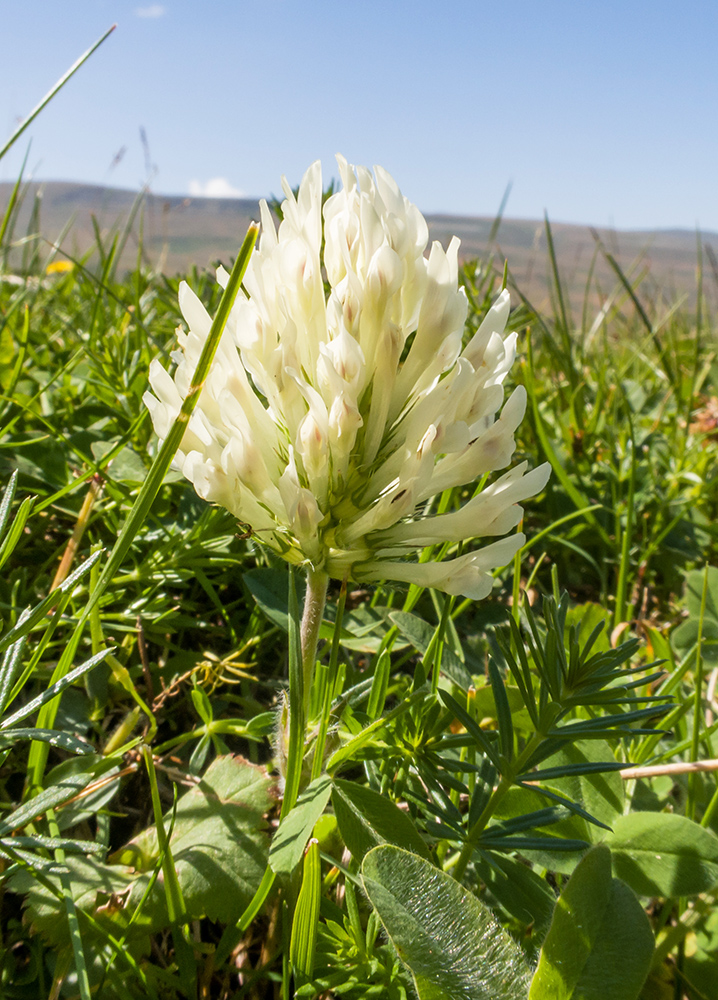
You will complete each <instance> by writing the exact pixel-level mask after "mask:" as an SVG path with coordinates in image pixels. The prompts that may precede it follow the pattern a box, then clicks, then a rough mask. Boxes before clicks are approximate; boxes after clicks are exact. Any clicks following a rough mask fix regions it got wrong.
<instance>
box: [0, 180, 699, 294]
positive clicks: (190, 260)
mask: <svg viewBox="0 0 718 1000" xmlns="http://www.w3.org/2000/svg"><path fill="white" fill-rule="evenodd" d="M11 190H12V185H10V184H8V183H3V184H0V210H2V209H4V207H5V206H6V205H7V202H8V199H9V196H10V192H11ZM38 197H39V206H40V214H39V218H40V224H39V230H40V232H41V233H42V235H43V237H44V238H45V239H46V240H48V241H49V242H50V243H52V242H54V241H56V240H57V239H58V238H59V237H60V236H61V234H64V236H63V238H62V241H61V242H62V247H63V250H64V251H65V252H67V253H69V254H72V255H73V256H77V255H83V254H85V253H86V252H87V251H88V250H89V249H90V248H91V247H92V246H93V245H94V242H95V234H94V231H93V221H92V220H93V217H94V218H95V219H96V220H97V224H98V225H99V227H100V230H101V232H102V233H103V234H104V235H107V234H110V233H112V232H113V231H120V232H121V231H122V230H123V229H124V228H125V226H126V223H127V220H128V218H129V217H130V215H131V214H132V212H133V209H138V210H137V211H136V213H135V217H134V221H133V225H132V229H131V233H130V236H129V238H128V240H127V244H126V249H125V252H124V255H123V258H122V263H123V264H124V265H125V266H128V267H130V266H133V265H134V263H135V262H136V259H137V246H138V233H139V231H140V225H141V227H142V234H143V235H142V245H143V253H144V258H145V261H146V262H147V263H151V264H152V265H153V266H158V267H160V268H161V269H162V270H163V271H165V273H169V274H175V273H178V272H179V273H184V272H187V271H189V270H190V269H191V268H192V267H193V266H195V265H196V266H197V267H200V268H203V267H206V266H208V265H210V264H212V263H213V262H216V261H218V260H222V261H227V260H229V258H230V257H232V256H233V255H234V254H235V253H236V251H237V248H238V246H239V244H240V242H241V240H242V237H243V236H244V233H245V231H246V228H247V225H248V223H249V222H250V220H251V219H256V218H257V217H258V211H257V202H256V200H249V199H215V198H197V197H191V198H190V197H181V196H172V195H154V194H148V195H146V196H145V197H144V198H143V199H142V204H141V205H138V197H137V194H136V193H135V192H131V191H124V190H119V189H116V188H107V187H99V186H93V185H87V184H73V183H66V182H59V181H48V182H45V183H42V184H38V183H35V182H32V183H29V184H28V185H27V187H26V190H25V195H24V201H23V206H22V211H21V213H20V216H19V218H18V220H17V223H16V226H15V231H14V237H15V240H16V241H19V240H21V239H22V237H24V236H25V234H26V233H27V232H28V226H29V220H30V217H31V211H32V209H33V205H34V203H35V201H36V199H37V198H38ZM427 219H428V222H429V227H430V232H431V239H438V240H440V241H441V242H442V243H443V244H444V245H446V243H447V242H448V240H449V238H450V237H451V236H452V235H454V234H455V235H457V236H458V237H459V238H460V239H461V256H462V258H463V259H465V260H466V259H470V258H475V257H482V258H483V257H485V256H486V255H487V253H489V252H490V251H491V252H493V254H494V261H495V263H496V265H497V266H501V265H502V263H503V258H504V257H505V258H506V259H508V261H509V266H510V270H511V276H512V278H513V280H514V281H515V283H516V285H517V286H518V287H519V288H520V289H521V290H522V292H523V293H524V294H525V295H526V296H527V297H528V298H529V299H531V300H532V301H533V303H534V305H536V306H537V307H540V306H542V305H544V304H545V302H546V298H547V295H548V294H549V285H548V273H549V264H548V261H549V258H548V253H547V246H546V235H545V229H544V224H543V222H540V221H535V220H525V219H503V220H502V222H501V225H500V227H499V229H498V233H497V235H496V237H495V239H494V241H493V245H492V246H491V247H489V245H488V243H489V238H490V234H491V228H492V224H493V220H492V219H490V218H475V217H469V216H457V215H430V216H427ZM31 228H36V227H31ZM552 232H553V238H554V244H555V251H556V257H557V260H558V264H559V268H560V271H561V274H562V276H563V278H564V282H565V284H566V286H567V288H568V289H569V290H570V298H571V301H572V304H573V306H574V307H575V308H581V304H582V300H583V295H584V289H585V286H586V279H587V276H588V274H589V271H590V268H591V265H592V260H593V259H594V255H595V253H596V240H595V238H594V236H593V234H592V231H591V229H590V228H589V227H587V226H579V225H570V224H565V223H552ZM598 235H599V236H600V239H601V240H602V241H603V243H604V245H605V246H606V247H607V248H608V249H609V250H610V251H611V252H612V253H613V254H614V255H615V257H616V258H617V260H618V261H619V262H620V264H621V266H622V267H623V268H624V269H625V270H626V271H629V272H630V273H631V274H632V276H633V277H636V276H638V275H643V277H642V279H641V280H642V281H643V282H645V283H646V285H647V286H650V292H651V294H654V292H655V289H656V287H658V288H660V289H661V290H662V293H663V296H664V298H665V299H667V300H668V301H672V300H673V299H675V297H676V295H683V294H685V295H688V296H689V297H692V296H693V295H694V291H695V281H696V260H697V254H696V234H695V233H694V232H692V231H689V230H657V231H634V232H631V231H622V232H616V231H608V230H600V231H599V234H598ZM703 242H704V245H706V246H707V247H708V251H707V257H708V259H707V260H705V266H706V271H707V278H706V286H707V287H709V286H711V287H712V288H715V287H716V283H718V274H717V273H715V268H714V267H712V265H713V264H714V262H715V255H718V234H716V233H704V234H703ZM712 252H713V253H712ZM595 278H596V280H597V283H598V286H599V287H600V288H601V290H602V291H606V292H607V291H608V290H610V289H611V288H612V287H613V285H614V284H615V278H614V276H613V275H612V272H611V271H610V269H609V267H608V265H607V264H606V262H605V260H604V259H603V257H602V255H600V254H599V255H598V258H597V260H596V264H595ZM647 290H648V288H647ZM591 297H592V299H593V300H594V302H595V301H596V299H597V297H600V296H598V295H597V293H596V292H595V291H594V293H592V296H591Z"/></svg>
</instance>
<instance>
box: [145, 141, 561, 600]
mask: <svg viewBox="0 0 718 1000" xmlns="http://www.w3.org/2000/svg"><path fill="white" fill-rule="evenodd" d="M337 159H338V163H339V172H340V176H341V180H342V185H343V186H342V189H341V190H339V191H338V192H337V193H336V194H333V195H332V196H331V197H330V198H328V199H327V201H326V203H325V205H324V208H323V211H322V177H321V167H320V164H319V163H318V162H317V163H314V164H313V165H312V166H311V167H310V168H309V170H308V171H307V172H306V174H305V175H304V178H303V180H302V183H301V185H300V187H299V191H298V194H297V195H296V197H295V195H294V194H293V193H292V191H291V188H290V187H289V184H288V183H287V181H286V179H283V181H282V185H283V189H284V193H285V195H286V200H285V201H284V202H283V204H282V213H283V220H282V222H281V224H280V225H279V229H278V230H277V229H276V228H275V224H274V221H273V219H272V216H271V214H270V211H269V209H268V207H267V204H266V202H261V205H260V207H261V221H262V235H261V237H260V241H259V246H258V247H257V249H255V251H254V252H253V254H252V257H251V260H250V263H249V266H248V268H247V272H246V275H245V280H244V288H245V289H246V292H240V295H239V297H238V299H237V301H236V303H235V305H234V308H233V310H232V312H231V314H230V318H229V321H228V323H227V326H226V328H225V330H224V333H223V335H222V339H221V342H220V345H219V348H218V350H217V354H216V357H215V361H214V364H213V366H212V369H211V371H210V374H209V376H208V378H207V381H206V383H205V386H204V389H203V390H202V393H201V396H200V398H199V401H198V403H197V406H196V408H195V410H194V412H193V414H192V417H191V419H190V422H189V426H188V429H187V431H186V433H185V436H184V438H183V440H182V444H181V446H180V449H179V451H178V452H177V456H176V459H175V463H176V465H177V466H178V467H179V468H180V469H181V470H182V472H183V473H184V475H185V476H187V478H188V479H190V480H191V481H192V482H193V483H194V486H195V489H196V490H197V492H198V493H199V495H200V496H202V497H204V499H205V500H208V501H211V502H213V503H217V504H220V505H221V506H223V507H226V508H227V509H228V510H229V511H231V513H232V514H234V516H235V517H236V518H237V519H238V520H239V521H241V522H243V523H245V524H248V525H249V526H251V528H252V529H253V531H254V533H255V535H256V536H257V537H258V538H259V539H261V540H262V541H263V542H264V543H266V544H267V545H269V546H271V547H272V548H273V549H275V550H276V551H277V552H278V553H279V554H280V555H282V556H283V557H284V558H285V559H287V560H288V561H289V562H291V563H295V564H302V563H306V562H308V563H310V564H311V565H312V566H313V568H314V569H318V570H324V571H326V572H327V573H328V574H329V575H330V576H332V577H336V578H338V579H343V578H344V577H345V576H346V575H350V576H351V577H352V578H353V579H355V580H358V581H374V580H385V579H390V580H399V581H406V582H415V583H418V584H421V585H423V586H430V587H436V588H438V589H440V590H444V591H446V592H447V593H450V594H464V595H466V596H468V597H471V598H476V599H478V598H482V597H485V596H487V595H488V594H489V593H490V591H491V587H492V582H493V577H492V573H491V571H492V569H494V568H496V567H498V566H503V565H505V564H506V563H507V562H509V561H510V560H511V558H512V557H513V555H514V554H515V553H516V552H517V551H518V549H519V548H520V547H521V545H522V544H523V542H524V541H525V538H524V536H523V535H522V534H520V533H518V534H513V535H511V536H510V537H508V538H505V539H502V540H501V541H494V542H492V543H491V544H490V545H487V546H485V547H484V548H481V549H478V550H477V551H472V552H469V553H467V554H465V555H461V556H459V557H457V558H454V559H449V560H446V561H444V562H440V563H437V562H425V563H421V564H418V563H416V562H415V561H411V557H412V556H414V555H415V554H416V551H417V549H418V548H421V547H423V546H426V545H431V544H434V543H440V542H446V541H450V542H460V541H465V540H470V539H474V538H478V537H491V536H497V535H502V534H505V533H506V532H507V531H509V530H511V529H512V528H514V527H515V526H516V525H518V523H519V522H520V520H521V517H522V514H523V511H522V508H521V507H520V506H519V503H520V501H522V500H525V499H526V498H527V497H530V496H534V495H535V494H536V493H538V492H540V491H541V490H542V489H543V487H544V486H545V485H546V482H547V480H548V477H549V471H550V470H549V466H548V465H542V466H540V467H539V468H537V469H534V470H533V471H532V472H526V463H524V464H522V465H520V466H518V467H517V468H515V469H512V470H511V471H509V472H507V473H505V474H504V475H502V476H501V477H500V478H499V479H497V480H496V481H495V482H494V483H493V484H492V485H490V486H488V487H486V488H485V489H484V490H483V491H482V492H481V493H479V494H478V495H477V496H475V497H474V498H473V499H472V500H470V501H469V502H467V503H466V504H465V505H464V506H463V507H462V508H460V509H459V510H455V511H453V512H452V513H447V514H442V515H438V516H417V511H421V509H422V506H425V505H426V501H428V500H429V499H430V498H431V497H433V496H435V495H436V494H439V493H441V492H442V491H444V490H447V489H451V488H452V487H455V486H462V485H465V484H467V483H473V482H474V481H475V480H477V479H478V478H480V477H482V476H484V475H485V474H486V473H490V472H495V471H497V470H499V469H503V468H505V467H506V466H508V465H509V463H510V461H511V458H512V455H513V452H514V448H515V442H514V433H515V431H516V428H517V427H518V425H519V423H520V422H521V419H522V417H523V414H524V410H525V407H526V392H525V390H524V388H523V387H521V386H519V387H518V388H517V389H515V390H514V392H513V393H512V395H511V396H510V397H509V399H508V400H507V402H506V403H505V405H503V408H502V404H503V398H504V391H503V381H504V379H505V377H506V374H507V372H508V371H509V369H510V367H511V364H512V362H513V359H514V354H515V350H516V335H515V334H509V335H508V336H505V335H504V330H505V326H506V321H507V319H508V315H509V294H508V292H507V291H506V290H504V291H502V292H501V294H500V295H499V296H498V298H497V299H496V301H495V302H494V304H493V305H492V307H491V309H490V310H489V312H488V314H487V316H486V318H485V319H484V321H483V322H482V324H481V326H480V327H479V329H478V330H477V332H476V333H475V334H474V336H473V337H472V338H471V340H470V341H469V343H468V344H467V345H466V347H464V348H463V350H462V336H463V331H464V323H465V320H466V313H467V300H466V295H465V293H464V291H463V289H462V288H460V287H459V284H458V266H459V265H458V249H459V241H458V240H457V239H456V238H454V239H452V241H451V243H450V244H449V247H448V249H447V250H444V249H442V247H441V245H440V244H439V243H433V244H432V246H431V250H430V252H429V255H428V257H426V256H425V255H424V254H425V250H426V246H427V243H428V229H427V225H426V222H425V220H424V218H423V216H422V215H421V213H420V212H419V210H418V209H417V208H416V206H415V205H412V204H411V202H409V201H408V200H407V199H406V198H405V197H404V196H403V195H402V194H401V192H400V190H399V188H398V187H397V185H396V183H395V182H394V180H393V179H392V178H391V177H390V176H389V174H388V173H387V172H386V171H385V170H382V169H381V168H380V167H375V169H374V175H373V176H372V174H371V173H370V171H368V170H367V169H366V168H364V167H357V168H354V167H352V166H350V165H349V164H348V163H347V162H346V160H344V159H343V158H342V157H338V158H337ZM322 240H324V248H323V251H322ZM217 278H218V281H219V282H220V283H221V284H225V283H226V280H227V273H226V272H225V271H224V270H223V269H220V270H219V271H218V274H217ZM326 289H328V291H327V290H326ZM180 308H181V310H182V314H183V316H184V318H185V321H186V323H187V326H188V328H189V332H188V333H183V332H181V331H180V332H178V341H179V348H180V349H179V352H177V355H176V359H177V362H178V363H177V368H176V371H175V373H174V378H171V377H170V376H169V375H168V373H167V372H166V371H165V369H164V368H163V367H162V365H161V364H160V362H159V361H154V362H153V363H152V366H151V369H150V384H151V386H152V390H153V392H154V395H153V394H152V393H149V392H148V393H146V394H145V397H144V398H145V403H146V405H147V407H148V408H149V410H150V413H151V415H152V421H153V423H154V427H155V430H156V432H157V434H158V435H159V436H160V438H163V437H165V436H166V435H167V433H168V431H169V428H170V426H171V424H172V421H173V420H174V418H175V417H176V416H177V414H178V412H179V409H180V406H181V403H182V399H183V398H184V396H185V395H186V393H187V390H188V387H189V383H190V378H191V375H192V373H193V371H194V369H195V366H196V364H197V361H198V359H199V355H200V352H201V350H202V347H203V345H204V343H205V340H206V338H207V336H208V334H209V330H210V326H211V320H210V317H209V315H208V314H207V312H206V310H205V309H204V307H203V306H202V304H201V303H200V301H199V299H198V298H197V296H196V295H195V294H194V293H193V292H192V291H191V290H190V288H189V287H188V285H187V284H186V283H184V282H183V283H182V284H181V286H180Z"/></svg>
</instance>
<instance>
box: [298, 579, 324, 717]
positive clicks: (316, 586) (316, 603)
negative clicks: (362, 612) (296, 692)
mask: <svg viewBox="0 0 718 1000" xmlns="http://www.w3.org/2000/svg"><path fill="white" fill-rule="evenodd" d="M328 584H329V574H328V573H326V572H325V571H324V570H317V569H310V570H309V571H308V572H307V593H306V595H305V598H304V612H303V614H302V624H301V627H300V636H301V644H302V670H303V673H304V711H305V717H306V713H307V711H308V709H309V693H310V691H311V686H312V674H313V673H314V663H315V661H316V658H317V642H318V641H319V629H320V627H321V624H322V616H323V615H324V605H325V604H326V602H327V585H328Z"/></svg>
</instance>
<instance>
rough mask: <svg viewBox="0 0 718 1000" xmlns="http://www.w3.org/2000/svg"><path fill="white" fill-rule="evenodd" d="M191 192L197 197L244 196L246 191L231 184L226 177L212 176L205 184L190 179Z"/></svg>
mask: <svg viewBox="0 0 718 1000" xmlns="http://www.w3.org/2000/svg"><path fill="white" fill-rule="evenodd" d="M189 193H190V194H191V195H193V196H194V197H195V198H244V196H245V193H246V192H244V191H241V190H240V189H239V188H236V187H234V185H232V184H230V183H229V181H228V180H227V178H226V177H212V179H211V180H208V181H207V182H206V183H204V184H203V183H202V181H196V180H193V181H190V182H189Z"/></svg>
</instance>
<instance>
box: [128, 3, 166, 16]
mask: <svg viewBox="0 0 718 1000" xmlns="http://www.w3.org/2000/svg"><path fill="white" fill-rule="evenodd" d="M166 13H167V8H166V7H163V6H162V4H161V3H153V4H150V6H149V7H135V16H136V17H164V15H165V14H166Z"/></svg>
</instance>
